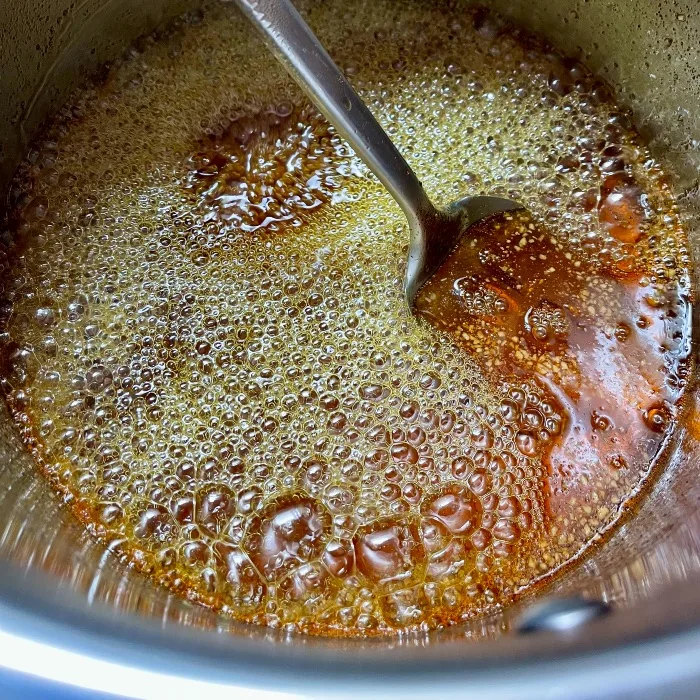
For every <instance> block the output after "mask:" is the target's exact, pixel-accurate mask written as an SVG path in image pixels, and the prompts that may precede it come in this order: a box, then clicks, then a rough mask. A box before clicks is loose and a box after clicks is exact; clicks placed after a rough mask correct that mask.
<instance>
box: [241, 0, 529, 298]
mask: <svg viewBox="0 0 700 700" xmlns="http://www.w3.org/2000/svg"><path fill="white" fill-rule="evenodd" d="M236 4H237V5H238V7H239V8H240V9H241V10H242V12H243V13H244V14H245V15H246V16H247V17H248V19H249V20H250V22H251V23H252V25H253V26H254V27H255V28H256V29H257V30H258V31H259V32H260V34H261V35H262V37H263V39H264V40H265V43H266V44H267V46H268V47H269V48H270V49H271V50H272V52H273V53H274V54H275V55H276V56H277V58H278V59H279V61H280V62H281V63H282V65H283V66H284V67H285V68H286V69H287V71H288V72H289V74H290V75H291V76H292V77H293V78H294V80H296V82H297V83H298V84H299V87H301V89H302V90H303V91H304V92H305V93H306V94H307V95H308V97H309V98H310V99H311V100H312V101H313V103H314V104H315V105H316V106H317V107H318V108H319V110H321V112H322V113H323V114H324V116H325V117H326V119H328V121H329V122H330V123H331V124H333V126H334V127H335V128H336V131H337V132H338V133H339V134H340V135H341V136H342V137H343V138H344V139H345V140H346V141H347V142H348V143H349V144H350V145H351V146H352V148H353V150H354V151H355V153H356V154H357V155H358V156H359V157H360V158H362V160H363V161H364V163H365V165H366V166H367V167H368V168H369V169H370V170H371V171H372V172H373V173H374V174H375V175H376V176H377V179H378V180H379V181H380V182H381V183H382V184H383V185H384V187H386V189H387V190H388V191H389V194H391V196H392V197H393V198H394V199H395V200H396V203H397V204H398V205H399V206H400V207H401V210H402V211H403V213H404V215H405V216H406V219H407V220H408V228H409V235H410V242H409V247H408V263H407V265H406V274H405V277H404V294H405V296H406V303H407V304H408V306H409V307H412V306H413V302H414V300H415V297H416V294H417V293H418V290H419V289H420V288H421V287H422V286H423V284H425V282H427V281H428V279H429V278H430V277H431V276H432V275H433V273H434V272H435V271H436V270H437V269H438V267H440V265H441V264H442V263H443V262H444V260H445V258H446V257H447V255H448V254H449V253H450V251H451V250H452V249H453V248H454V247H455V245H456V244H457V241H458V240H459V238H460V237H461V235H462V234H463V233H464V232H465V230H466V229H467V227H468V226H470V225H471V224H473V223H475V222H477V221H479V219H483V218H484V217H485V216H489V215H490V214H497V213H499V212H503V211H511V210H514V209H521V208H522V205H520V204H518V202H514V201H512V200H510V199H504V198H502V197H488V196H476V197H465V198H463V199H459V200H458V201H456V202H452V203H451V204H449V205H448V206H447V207H445V208H444V209H438V208H437V207H436V206H435V205H433V203H432V202H431V201H430V199H429V198H428V195H427V194H426V193H425V190H424V189H423V185H422V184H421V182H420V180H419V179H418V177H417V176H416V174H415V173H414V172H413V170H412V169H411V166H410V165H409V164H408V163H407V162H406V160H405V159H404V157H403V156H402V155H401V153H399V151H398V149H397V148H396V146H395V145H394V144H393V143H392V141H391V139H390V138H389V136H388V135H387V133H386V132H385V131H384V129H383V128H382V127H381V126H380V124H379V123H378V122H377V120H376V119H375V118H374V116H373V115H372V113H371V112H370V111H369V109H368V108H367V106H366V105H365V103H364V102H363V101H362V100H361V99H360V97H359V95H358V94H357V93H356V92H355V90H354V89H353V87H352V85H350V82H349V81H348V80H347V78H346V77H345V75H343V73H342V71H341V70H340V69H339V68H338V66H336V64H335V62H334V61H333V59H332V58H331V57H330V56H329V55H328V52H327V51H326V50H325V49H324V48H323V46H322V45H321V42H320V41H319V40H318V38H317V37H316V35H315V34H314V33H313V31H312V30H311V29H310V28H309V25H308V24H306V22H305V21H304V19H303V17H302V16H301V15H300V14H299V13H298V12H297V11H296V9H295V7H294V5H292V3H291V2H290V0H236Z"/></svg>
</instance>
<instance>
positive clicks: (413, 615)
mask: <svg viewBox="0 0 700 700" xmlns="http://www.w3.org/2000/svg"><path fill="white" fill-rule="evenodd" d="M299 6H300V9H301V10H302V11H303V12H304V13H305V14H306V15H307V17H308V19H309V21H310V23H311V24H312V26H313V27H314V28H315V29H316V30H317V31H318V32H319V34H320V36H321V39H322V41H323V42H324V43H325V44H326V45H327V46H328V47H329V49H330V51H331V53H332V54H333V56H334V58H335V59H336V60H337V61H338V63H339V65H340V66H341V67H342V68H343V69H344V70H345V72H346V73H347V75H348V76H349V77H350V79H351V80H352V82H353V84H354V85H355V87H356V88H357V89H358V91H359V92H360V94H361V95H362V97H363V98H364V99H365V100H366V101H367V103H368V104H369V106H370V108H371V109H372V111H373V112H374V113H375V114H376V115H377V117H378V118H379V120H380V122H381V123H382V124H383V125H385V127H386V128H387V130H388V132H389V134H390V135H391V137H392V138H393V139H394V140H395V141H396V143H397V145H398V146H399V148H400V149H401V150H402V152H403V153H405V154H406V155H407V157H408V159H409V160H410V162H411V163H412V165H413V166H414V167H415V170H416V171H417V172H419V173H420V174H421V177H422V180H423V182H424V185H425V186H426V189H427V190H428V192H429V193H430V195H431V196H432V197H433V198H434V200H435V201H437V202H449V201H453V200H455V199H456V198H458V197H459V196H464V195H465V194H467V193H474V194H477V193H490V194H502V195H505V196H509V197H512V198H514V199H517V200H519V201H521V202H523V203H524V204H525V205H526V206H527V207H528V208H529V209H530V210H531V211H532V213H533V214H532V219H526V218H523V217H522V216H521V215H519V214H518V215H514V216H511V217H507V218H506V219H505V220H504V221H500V222H495V221H487V222H483V223H482V224H481V225H480V226H478V227H475V230H474V231H473V232H470V236H469V239H465V242H464V243H463V246H462V247H460V248H458V250H457V251H456V252H455V254H454V255H453V257H452V258H450V260H448V261H447V263H446V264H445V267H444V268H443V270H441V271H440V273H439V274H438V275H437V276H436V278H435V279H434V280H433V281H432V282H431V283H430V284H429V285H428V286H427V287H426V288H425V289H424V290H422V292H421V297H420V300H419V310H420V312H421V313H422V315H423V317H424V318H416V317H414V316H413V315H411V314H410V313H409V312H408V310H407V309H406V308H405V304H404V300H403V294H402V289H401V280H402V275H403V267H404V264H405V255H406V248H407V245H406V243H407V227H406V223H405V221H404V219H403V217H402V215H401V212H400V210H399V209H398V208H397V206H396V205H395V204H394V202H393V201H392V200H391V199H390V197H389V196H388V195H387V193H386V192H384V191H383V190H382V188H381V187H380V186H379V184H378V183H377V182H376V181H375V180H374V179H373V177H372V176H371V175H369V173H368V172H367V171H366V169H365V167H364V166H363V164H362V163H361V162H360V161H359V160H358V159H357V158H356V157H355V156H354V154H353V153H352V152H351V151H350V149H349V148H348V147H347V146H346V145H345V144H344V142H343V141H342V140H341V139H340V138H339V137H338V136H337V134H335V132H334V130H333V129H332V127H330V126H329V125H328V124H327V123H326V122H325V121H324V120H323V119H322V118H321V117H320V116H319V115H318V114H317V113H316V111H315V110H314V109H313V108H312V107H310V106H309V105H308V103H307V102H306V101H305V99H304V98H303V97H302V96H301V94H300V93H299V92H298V90H297V89H296V88H295V87H294V86H293V85H292V84H291V83H290V81H289V80H288V78H287V77H286V76H285V75H284V73H283V72H282V71H281V70H280V69H279V67H278V66H277V65H276V63H275V61H274V59H272V58H270V57H269V56H268V54H267V52H266V51H265V50H264V49H263V48H262V46H261V44H260V43H259V42H258V40H257V38H256V37H255V36H253V35H252V34H251V32H250V31H249V29H248V27H247V25H246V23H245V22H244V20H243V19H242V18H241V17H240V16H239V15H238V14H237V13H236V12H235V11H234V10H232V9H231V8H230V7H229V6H225V5H212V6H211V7H208V8H206V11H205V12H204V13H203V14H194V15H189V16H188V17H186V18H184V19H183V20H181V21H178V22H176V23H175V24H174V25H173V26H172V27H170V28H169V29H168V30H167V31H164V32H161V33H160V34H159V35H158V36H152V37H148V38H145V39H143V40H142V41H140V42H138V44H137V46H135V47H134V48H133V49H132V50H131V51H130V52H129V54H128V55H127V56H126V57H125V58H124V59H123V60H121V61H120V62H118V64H117V65H115V66H114V67H112V69H111V70H109V71H108V72H106V73H105V75H103V76H102V78H101V80H100V81H99V82H95V83H94V84H92V85H90V86H88V87H86V88H85V89H84V90H82V91H81V92H80V93H79V94H77V95H75V97H74V99H73V100H72V101H71V102H70V104H69V105H68V106H67V107H65V108H64V109H63V110H62V111H61V112H60V114H59V115H58V116H57V118H56V119H55V121H54V122H53V123H52V124H51V125H49V127H48V128H47V131H46V134H45V137H44V138H43V140H41V141H40V142H38V143H37V144H36V146H35V148H34V149H33V150H32V151H31V152H30V153H29V155H28V157H27V159H26V161H25V163H24V164H23V165H22V166H21V168H20V169H19V172H18V174H17V178H16V179H15V182H14V183H13V185H12V188H11V191H10V194H9V202H10V207H9V214H8V216H7V227H6V228H7V231H6V235H5V236H4V237H3V255H4V258H3V263H4V267H5V272H4V275H3V280H2V299H1V303H0V324H1V326H2V329H1V330H2V332H1V335H0V342H2V349H3V350H2V357H3V364H2V368H1V375H2V386H3V389H4V391H5V394H6V397H7V401H8V405H9V406H10V408H11V410H12V413H13V415H14V417H15V419H16V422H17V426H18V429H19V430H20V431H21V434H22V437H23V439H24V441H25V443H26V444H27V446H28V448H29V449H30V450H31V451H32V453H33V455H34V457H35V459H36V461H37V464H38V465H39V467H40V468H41V469H42V471H43V472H44V474H45V475H46V476H47V478H49V479H50V480H51V482H52V484H53V485H54V486H55V488H56V489H57V490H58V491H60V492H61V493H62V494H63V495H64V497H65V500H66V502H67V503H69V504H71V506H72V507H73V509H74V511H75V513H76V514H77V515H78V517H80V518H81V519H82V521H83V522H84V523H85V526H86V527H87V528H88V530H89V531H90V532H91V533H92V534H93V535H94V536H96V537H98V538H100V539H101V540H103V541H104V542H105V544H106V545H107V546H109V548H110V550H111V551H112V552H114V553H115V554H116V555H118V556H120V557H122V558H123V559H124V561H127V562H130V563H131V564H132V565H135V566H137V567H138V568H139V569H140V570H142V571H143V572H144V573H145V574H147V575H149V576H150V577H151V578H152V579H153V581H155V582H156V583H158V584H162V585H165V586H168V587H169V588H170V589H172V590H174V591H176V592H178V593H180V594H181V595H183V596H187V597H188V598H189V599H191V600H195V601H198V602H200V603H202V604H204V605H207V606H211V607H213V608H216V609H218V610H221V611H222V612H224V613H226V614H228V615H231V616H233V617H235V618H237V619H240V620H245V621H249V622H253V623H257V624H261V625H268V626H271V627H283V628H285V629H289V630H296V631H303V632H308V633H317V634H329V635H373V634H389V633H395V632H398V631H400V630H417V629H422V630H424V629H431V628H436V627H440V626H444V625H449V624H454V623H457V622H459V621H462V620H465V619H468V618H470V617H473V616H475V615H479V614H483V613H487V612H489V611H493V610H494V609H496V608H498V607H499V606H503V605H505V604H508V603H509V602H511V601H512V600H513V599H514V598H515V597H516V596H517V595H519V594H522V593H524V592H527V591H530V590H533V589H534V588H535V587H536V586H537V584H538V583H540V582H541V581H543V580H545V579H547V578H548V577H551V576H552V575H553V574H554V573H555V572H556V571H557V570H559V569H560V568H561V567H563V566H564V565H566V564H568V563H571V562H573V561H574V560H575V559H576V558H577V557H580V556H581V555H582V554H583V553H584V552H585V551H586V549H587V547H588V546H589V544H590V542H591V541H592V540H594V539H596V538H599V537H600V535H601V534H602V533H604V532H605V531H606V530H609V528H610V527H611V526H612V525H613V524H614V523H615V522H616V521H617V520H618V519H619V517H620V514H621V513H622V511H623V510H624V508H625V507H626V505H627V504H628V503H629V500H630V498H631V496H632V495H633V494H635V493H636V492H638V491H639V489H640V488H641V487H642V486H643V485H644V483H645V480H646V479H647V478H648V477H649V476H650V474H651V463H652V460H653V458H654V456H655V454H656V452H657V451H658V450H659V449H660V447H661V445H662V442H663V439H664V437H665V436H667V435H668V434H669V433H670V431H671V430H672V429H673V427H674V424H675V421H676V411H677V408H676V407H677V404H678V401H679V400H680V398H681V395H682V391H683V387H684V385H685V382H686V375H687V373H688V367H687V364H686V356H687V352H688V350H687V345H688V337H689V336H688V329H687V319H688V294H689V284H688V253H687V249H686V244H685V237H684V232H683V228H682V225H681V222H680V220H679V217H678V214H677V211H676V204H675V201H674V199H673V196H672V194H671V192H670V190H669V188H668V186H667V184H666V181H665V177H664V174H663V172H662V171H661V169H660V168H659V166H658V164H657V163H656V162H655V161H654V160H653V159H652V157H651V156H650V154H649V153H648V151H647V150H646V148H645V146H644V145H643V144H642V143H641V142H640V140H639V138H638V136H637V135H636V134H635V132H634V131H633V130H632V129H631V127H630V126H629V122H628V119H627V117H626V115H625V113H624V112H622V111H621V110H620V109H618V108H617V107H616V106H615V104H614V103H613V102H612V100H611V98H610V95H609V93H608V90H607V89H606V87H605V86H604V85H602V84H601V83H599V82H598V81H596V80H595V79H594V78H593V77H592V76H591V75H590V74H589V73H588V72H587V71H586V69H585V68H583V67H582V66H581V65H579V64H578V63H575V62H572V61H568V60H566V59H564V58H562V57H561V56H559V55H558V54H557V53H556V52H554V51H552V50H551V49H549V48H548V47H546V46H544V45H543V44H542V43H541V42H539V41H537V40H536V39H534V38H532V37H530V36H528V35H525V34H524V33H523V32H521V31H520V30H518V29H515V28H512V27H508V26H506V25H504V24H503V23H502V22H501V21H500V20H498V18H495V17H492V16H490V15H488V14H487V13H485V12H483V11H481V10H477V11H471V10H466V9H465V8H461V7H459V5H458V4H454V3H446V2H437V3H435V4H429V3H409V2H397V1H396V0H373V1H372V2H371V3H370V2H355V3H344V2H340V0H331V1H328V2H323V3H321V2H314V1H312V0H305V1H303V2H300V3H299ZM472 242H473V244H472ZM426 320H427V321H428V322H426Z"/></svg>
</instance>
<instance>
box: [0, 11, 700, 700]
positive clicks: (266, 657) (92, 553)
mask: <svg viewBox="0 0 700 700" xmlns="http://www.w3.org/2000/svg"><path fill="white" fill-rule="evenodd" d="M347 1H348V2H352V0H347ZM414 1H416V2H418V1H419V0H414ZM457 1H458V0H455V2H457ZM467 4H468V3H467V2H465V3H464V5H465V7H466V5H467ZM487 4H489V5H492V6H493V7H494V8H495V9H496V10H498V11H499V12H501V13H502V14H504V15H505V16H507V17H510V18H512V19H514V20H515V21H516V22H517V23H519V24H521V25H524V26H525V27H528V28H530V29H533V30H535V31H537V32H539V33H541V34H544V35H545V36H547V37H548V38H549V39H550V40H551V41H552V43H553V44H554V45H555V46H558V47H560V48H562V49H563V50H564V51H565V52H566V53H569V54H576V55H577V56H579V57H580V58H582V59H583V60H584V62H586V63H587V64H588V65H589V66H590V67H591V68H593V69H594V70H595V71H596V72H597V73H598V74H600V75H601V76H602V77H604V78H605V79H607V80H608V81H609V82H610V83H611V84H612V85H613V86H614V87H615V88H616V89H617V91H618V96H619V99H620V100H621V101H622V102H623V103H626V104H627V105H629V106H630V107H631V108H632V110H633V112H634V115H635V119H636V123H637V126H638V128H639V129H640V131H641V132H642V134H643V135H644V136H645V138H646V139H647V140H648V141H649V142H650V143H651V144H652V147H653V151H654V153H655V155H656V156H657V157H658V158H659V159H660V160H661V161H662V162H663V163H665V164H666V165H667V167H668V170H669V171H670V172H672V173H674V174H675V182H674V186H675V188H676V191H677V193H678V195H679V196H680V201H681V205H682V209H683V213H684V215H685V217H686V220H687V223H688V229H689V232H690V238H691V248H692V252H693V255H694V259H695V260H696V261H697V260H700V8H699V7H698V4H697V0H634V1H633V0H618V1H617V2H614V1H611V0H490V2H489V3H487ZM196 5H197V0H149V1H148V2H142V0H5V2H2V3H0V97H1V99H0V192H4V191H5V188H6V186H7V183H8V182H9V179H10V177H11V175H12V172H13V170H14V168H15V167H16V166H17V164H18V162H19V159H20V158H21V157H22V156H23V155H24V153H25V152H26V150H27V148H28V144H29V142H30V141H31V138H32V135H33V133H34V132H35V130H36V129H37V127H38V126H39V125H40V123H41V122H42V120H43V119H44V118H45V117H46V116H47V115H48V114H50V112H51V111H52V110H53V109H56V108H57V107H58V106H60V105H61V104H62V103H63V102H64V101H65V99H66V98H67V96H68V94H69V92H70V91H71V90H72V89H73V88H74V87H76V86H78V85H79V84H80V83H81V81H82V80H83V79H84V78H85V76H86V75H87V74H89V73H90V72H92V71H94V70H95V69H96V68H97V67H98V66H99V65H101V64H102V63H103V62H104V61H106V60H109V59H110V58H112V57H114V56H116V55H117V54H119V53H120V52H121V51H122V50H123V48H124V47H125V46H126V45H128V43H129V42H130V41H133V40H134V39H135V38H136V37H138V36H139V35H142V34H144V33H146V32H148V31H150V30H152V29H153V28H154V27H156V26H157V25H158V24H159V23H161V22H163V21H166V20H167V19H168V18H170V17H173V16H175V15H177V14H180V13H182V12H185V11H189V10H192V9H194V8H196ZM241 21H243V19H241ZM697 283H698V280H697V278H696V279H695V280H694V284H695V285H696V287H697ZM686 412H687V416H686V421H685V425H686V427H685V428H683V429H682V430H680V431H678V432H677V434H676V435H675V437H674V438H673V440H674V442H673V444H672V445H670V446H669V463H668V466H667V467H666V469H665V471H664V472H663V475H662V476H661V478H660V479H659V480H658V481H657V482H656V484H655V485H654V487H653V489H652V491H651V493H650V494H649V496H648V497H647V498H646V499H645V501H644V503H643V505H642V507H641V510H640V512H639V514H638V515H637V516H636V517H635V518H633V519H630V520H629V521H628V522H627V523H626V524H625V525H624V526H623V527H622V528H621V529H619V530H618V531H617V533H616V534H615V535H614V537H613V538H612V539H611V540H610V541H608V542H606V543H605V544H604V545H603V546H601V547H600V548H599V549H598V551H596V552H595V553H594V554H593V555H592V556H591V557H590V558H589V559H588V560H587V561H586V562H585V563H584V564H583V565H582V566H580V567H579V568H577V569H575V570H572V571H571V572H569V573H568V574H566V575H565V576H563V577H561V578H560V579H558V580H557V581H556V583H555V584H554V585H553V587H552V588H551V590H550V591H548V592H547V600H549V603H544V604H543V606H540V607H537V606H535V607H534V608H533V607H532V606H533V605H536V604H534V603H532V602H531V601H530V602H527V601H526V602H524V603H522V604H521V605H520V606H519V607H517V608H515V609H512V610H509V611H507V612H506V613H504V614H502V615H499V616H494V617H491V618H488V619H484V620H480V621H478V622H475V623H472V624H469V625H466V626H463V627H454V628H451V629H449V630H445V631H441V632H435V633H432V634H426V635H425V636H422V637H415V636H411V637H398V638H387V639H373V640H366V641H362V640H333V639H317V638H308V637H303V636H298V635H296V636H295V635H292V636H286V635H285V634H284V633H282V632H279V631H272V630H268V629H262V628H257V627H249V626H245V625H241V624H237V623H234V622H231V621H229V620H227V619H224V618H222V617H220V616H218V615H217V614H215V613H213V612H211V611H209V610H206V609H204V608H200V607H196V606H193V605H191V604H189V603H187V602H184V601H182V600H180V599H178V598H177V597H175V596H173V595H172V594H171V593H169V592H167V591H166V590H164V589H158V588H155V587H154V586H152V585H151V584H150V583H149V582H148V581H146V580H145V579H143V578H142V577H141V576H140V575H138V574H137V573H135V572H134V571H132V570H130V569H128V568H124V567H123V566H121V565H119V564H118V563H117V562H116V560H115V559H114V557H113V556H112V554H110V553H109V552H105V551H104V549H103V548H102V547H101V546H100V545H98V544H96V543H95V542H93V541H92V540H90V539H89V538H87V536H86V535H85V534H84V532H83V529H82V527H81V526H80V525H79V524H78V523H76V522H74V521H73V520H72V517H71V516H70V514H69V512H68V511H67V510H66V509H64V508H62V506H61V504H60V503H59V501H58V500H57V499H56V497H54V496H53V495H52V493H51V491H50V489H49V487H48V486H47V484H45V483H44V481H43V479H42V477H41V476H39V475H38V474H37V471H36V469H35V468H34V467H33V465H32V463H31V459H30V457H29V455H28V454H26V453H25V452H24V450H23V448H22V446H21V444H20V442H19V439H18V437H17V435H16V434H15V430H14V427H13V425H12V424H11V422H10V420H9V417H8V415H7V413H6V410H5V407H4V404H0V678H1V677H2V669H3V668H5V669H14V670H16V671H21V672H25V673H30V674H34V675H35V676H39V677H42V678H45V679H49V680H51V681H62V682H65V683H70V684H73V685H76V686H82V687H86V688H91V689H95V690H102V691H108V692H113V693H116V694H119V695H122V696H127V697H154V698H161V697H184V696H185V695H187V696H188V697H192V698H206V697H251V698H274V697H290V696H295V695H296V696H299V695H318V696H322V697H324V698H328V697H338V698H342V697H349V696H356V695H358V694H361V693H364V694H366V695H367V694H369V695H371V696H374V695H376V696H381V697H390V696H391V697H393V696H396V697H403V698H410V697H431V696H434V697H446V696H447V695H448V694H449V693H454V694H458V695H455V697H461V698H470V697H485V696H487V697H489V698H501V697H503V698H511V697H512V698H519V699H523V698H531V697H538V698H542V697H546V698H558V697H566V698H579V697H581V698H583V697H630V698H631V697H635V698H637V697H647V696H648V697H653V698H659V697H671V696H674V697H679V696H680V697H686V696H687V697H697V696H698V695H700V513H699V512H698V506H700V479H699V478H698V472H699V471H700V394H698V392H697V388H696V387H691V390H690V391H689V393H688V396H687V402H686ZM585 601H588V602H585ZM603 613H606V614H603ZM0 688H1V686H0Z"/></svg>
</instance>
